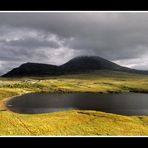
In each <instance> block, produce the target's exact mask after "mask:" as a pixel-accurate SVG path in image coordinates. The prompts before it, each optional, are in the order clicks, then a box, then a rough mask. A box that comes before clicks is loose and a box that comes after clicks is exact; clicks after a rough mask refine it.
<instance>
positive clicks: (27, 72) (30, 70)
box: [3, 63, 58, 77]
mask: <svg viewBox="0 0 148 148" xmlns="http://www.w3.org/2000/svg"><path fill="white" fill-rule="evenodd" d="M57 71H58V66H55V65H49V64H40V63H24V64H22V65H21V66H19V67H18V68H14V69H12V70H11V71H9V72H8V73H6V74H4V75H3V76H4V77H15V76H44V75H55V74H56V73H57Z"/></svg>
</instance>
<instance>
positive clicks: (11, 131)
mask: <svg viewBox="0 0 148 148" xmlns="http://www.w3.org/2000/svg"><path fill="white" fill-rule="evenodd" d="M0 118H1V122H0V129H1V130H0V135H5V136H7V135H17V136H18V135H19V136H20V135H31V136H38V135H43V136H47V135H55V136H60V135H62V136H67V135H68V136H74V135H77V136H81V135H83V136H102V135H103V136H107V135H109V136H112V135H114V136H121V135H122V136H123V135H124V136H125V135H126V136H127V135H128V136H131V135H137V136H142V135H148V125H147V123H148V117H141V118H139V117H127V116H120V115H115V114H109V113H103V112H96V111H78V110H75V111H74V110H73V111H65V112H56V113H48V114H39V115H23V114H16V113H12V112H0Z"/></svg>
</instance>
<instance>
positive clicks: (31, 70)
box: [2, 56, 148, 77]
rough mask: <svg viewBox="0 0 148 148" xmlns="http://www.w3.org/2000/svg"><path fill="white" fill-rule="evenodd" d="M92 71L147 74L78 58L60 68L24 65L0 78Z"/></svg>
mask: <svg viewBox="0 0 148 148" xmlns="http://www.w3.org/2000/svg"><path fill="white" fill-rule="evenodd" d="M94 70H112V71H121V72H130V73H138V74H148V71H142V70H136V69H130V68H127V67H123V66H120V65H118V64H115V63H113V62H110V61H108V60H106V59H103V58H101V57H98V56H80V57H76V58H73V59H71V60H70V61H68V62H67V63H65V64H63V65H61V66H56V65H49V64H41V63H24V64H22V65H21V66H19V67H17V68H14V69H12V70H11V71H9V72H8V73H6V74H4V75H2V76H3V77H18V76H53V75H55V76H56V75H63V74H76V73H84V72H90V71H94Z"/></svg>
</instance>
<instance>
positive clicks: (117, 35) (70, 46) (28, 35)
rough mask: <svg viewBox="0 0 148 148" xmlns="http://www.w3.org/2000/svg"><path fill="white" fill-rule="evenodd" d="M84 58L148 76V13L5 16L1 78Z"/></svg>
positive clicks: (0, 31)
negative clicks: (27, 67) (29, 65)
mask: <svg viewBox="0 0 148 148" xmlns="http://www.w3.org/2000/svg"><path fill="white" fill-rule="evenodd" d="M82 55H89V56H91V55H92V56H93V55H95V56H100V57H103V58H105V59H108V60H110V61H112V62H115V63H117V64H120V65H122V66H126V67H129V68H134V69H141V70H148V12H0V74H4V73H6V72H8V71H9V70H11V69H12V68H14V67H18V66H20V65H21V64H23V63H26V62H35V63H47V64H54V65H61V64H63V63H65V62H67V61H68V60H70V59H71V58H73V57H76V56H82Z"/></svg>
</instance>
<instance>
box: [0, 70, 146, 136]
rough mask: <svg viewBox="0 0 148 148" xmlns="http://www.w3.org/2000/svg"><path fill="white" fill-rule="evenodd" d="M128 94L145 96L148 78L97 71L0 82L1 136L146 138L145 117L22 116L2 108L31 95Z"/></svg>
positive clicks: (98, 114) (92, 113) (87, 113)
mask: <svg viewBox="0 0 148 148" xmlns="http://www.w3.org/2000/svg"><path fill="white" fill-rule="evenodd" d="M130 91H133V92H145V93H147V92H148V76H146V75H138V74H129V73H122V72H109V71H96V72H93V73H89V74H79V75H67V76H59V77H44V78H40V77H30V78H0V135H148V117H146V116H128V117H127V116H120V115H116V114H109V113H103V112H96V111H79V110H75V111H65V112H56V113H47V114H38V115H25V114H17V113H13V112H10V111H8V110H6V108H5V101H6V100H7V98H9V97H12V96H16V95H21V94H25V93H30V92H50V93H54V92H61V93H62V92H67V93H70V92H92V93H94V92H97V93H114V92H130ZM139 99H140V98H139Z"/></svg>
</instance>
